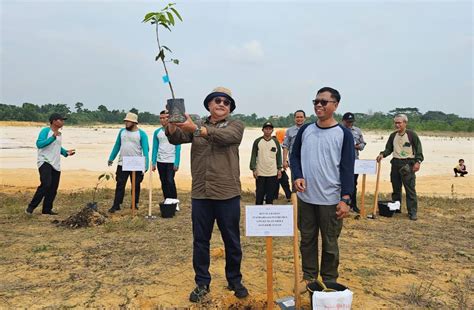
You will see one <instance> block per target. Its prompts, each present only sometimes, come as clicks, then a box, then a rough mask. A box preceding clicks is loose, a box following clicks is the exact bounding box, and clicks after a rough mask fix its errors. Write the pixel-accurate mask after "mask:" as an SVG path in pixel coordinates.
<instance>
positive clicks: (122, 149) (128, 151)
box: [108, 112, 149, 213]
mask: <svg viewBox="0 0 474 310" xmlns="http://www.w3.org/2000/svg"><path fill="white" fill-rule="evenodd" d="M123 121H124V123H125V128H122V129H120V131H119V133H118V135H117V139H116V141H115V145H114V148H113V149H112V152H111V153H110V156H109V160H108V165H109V166H112V164H113V162H114V159H115V158H116V157H117V155H118V154H119V153H120V155H119V160H118V165H117V170H116V173H115V180H116V181H117V184H116V186H115V197H114V204H113V205H112V207H111V208H110V209H109V212H110V213H115V212H117V211H119V210H120V205H121V204H122V203H123V197H124V195H125V185H126V184H127V180H128V178H129V177H130V182H131V179H132V178H131V175H132V171H123V169H122V163H123V157H124V156H145V170H148V164H149V162H148V161H149V160H148V149H149V147H148V137H147V135H146V133H145V131H143V130H141V129H139V128H138V115H136V114H135V113H131V112H130V113H127V115H126V116H125V118H124V120H123ZM142 181H143V172H141V171H138V172H136V179H135V197H132V199H135V206H136V208H137V209H138V203H139V200H140V183H141V182H142Z"/></svg>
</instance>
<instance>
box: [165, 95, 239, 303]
mask: <svg viewBox="0 0 474 310" xmlns="http://www.w3.org/2000/svg"><path fill="white" fill-rule="evenodd" d="M204 107H205V108H206V110H208V111H209V112H210V115H209V116H208V117H207V118H206V119H205V120H203V121H200V122H196V123H194V122H193V120H192V119H191V117H190V116H189V115H186V121H185V122H184V123H169V124H168V125H167V127H166V135H167V136H168V140H169V142H170V143H171V144H175V145H177V144H183V143H191V176H192V192H191V208H192V211H191V219H192V223H193V239H194V241H193V267H194V272H195V277H194V280H195V282H196V288H195V289H194V290H193V291H192V292H191V294H190V296H189V300H190V301H192V302H200V301H201V300H202V298H203V297H204V296H205V295H206V294H207V293H208V292H209V285H210V283H211V274H210V273H209V265H210V254H209V247H210V240H211V236H212V230H213V228H214V222H216V221H217V226H218V227H219V231H220V232H221V236H222V240H223V241H224V247H225V258H226V265H225V275H226V279H227V283H228V286H227V287H228V289H229V290H232V291H234V294H235V296H236V297H238V298H244V297H246V296H248V290H247V288H246V287H245V286H244V285H243V284H242V273H241V272H240V266H241V261H242V249H241V245H240V228H239V227H240V226H239V225H240V191H241V187H240V169H239V145H240V142H241V141H242V137H243V133H244V124H243V123H242V122H241V121H239V120H231V119H230V118H229V115H230V113H231V112H232V111H234V109H235V101H234V99H233V98H232V93H231V91H230V90H229V89H227V88H224V87H217V88H215V89H214V90H213V91H212V92H211V93H210V94H209V95H207V97H206V98H205V99H204Z"/></svg>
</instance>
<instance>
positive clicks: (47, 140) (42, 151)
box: [25, 113, 76, 215]
mask: <svg viewBox="0 0 474 310" xmlns="http://www.w3.org/2000/svg"><path fill="white" fill-rule="evenodd" d="M66 119H67V117H64V116H62V115H61V114H59V113H53V114H51V116H50V117H49V124H50V125H49V127H44V128H43V129H41V131H40V133H39V136H38V139H37V140H36V147H37V148H38V161H37V163H38V170H39V174H40V181H41V184H40V186H38V188H37V189H36V192H35V194H34V196H33V199H32V200H31V202H30V204H29V205H28V207H27V208H26V210H25V212H26V213H27V214H33V210H34V209H35V208H36V207H37V206H38V205H39V204H40V202H41V200H43V210H42V212H41V213H42V214H47V215H57V213H56V212H55V211H53V202H54V198H56V194H57V192H58V186H59V179H60V176H61V155H63V156H64V157H68V156H72V155H74V154H75V152H76V151H75V150H74V149H71V150H65V149H64V148H63V147H62V146H61V144H62V135H61V131H59V130H60V129H61V128H62V127H63V126H64V121H65V120H66ZM43 198H44V199H43Z"/></svg>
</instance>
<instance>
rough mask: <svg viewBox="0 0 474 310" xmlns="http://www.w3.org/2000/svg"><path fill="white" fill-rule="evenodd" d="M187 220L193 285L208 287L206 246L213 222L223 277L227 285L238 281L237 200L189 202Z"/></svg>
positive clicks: (207, 248) (239, 253)
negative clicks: (222, 254) (220, 243)
mask: <svg viewBox="0 0 474 310" xmlns="http://www.w3.org/2000/svg"><path fill="white" fill-rule="evenodd" d="M191 206H192V210H191V219H192V222H193V238H194V240H193V267H194V272H195V274H196V275H195V277H194V280H195V281H196V284H197V285H209V284H210V283H211V274H210V273H209V265H210V255H209V246H210V240H211V237H212V230H213V228H214V222H215V221H217V227H219V230H220V232H221V236H222V240H223V241H224V247H225V276H226V279H227V282H228V284H229V285H237V284H239V283H241V281H242V273H241V272H240V264H241V261H242V249H241V247H240V228H239V223H240V196H237V197H234V198H231V199H226V200H213V199H192V201H191Z"/></svg>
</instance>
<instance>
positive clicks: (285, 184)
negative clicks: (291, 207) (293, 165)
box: [274, 170, 291, 200]
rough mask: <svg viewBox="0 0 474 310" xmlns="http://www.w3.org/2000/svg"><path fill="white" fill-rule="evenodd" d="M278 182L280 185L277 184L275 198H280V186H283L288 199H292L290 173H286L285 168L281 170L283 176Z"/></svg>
mask: <svg viewBox="0 0 474 310" xmlns="http://www.w3.org/2000/svg"><path fill="white" fill-rule="evenodd" d="M278 183H279V185H277V188H276V191H275V196H274V199H275V200H276V199H278V194H279V191H280V186H281V188H283V191H284V192H285V197H286V199H290V198H291V190H290V182H289V178H288V174H286V171H285V170H282V171H281V178H280V179H279V180H278Z"/></svg>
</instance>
